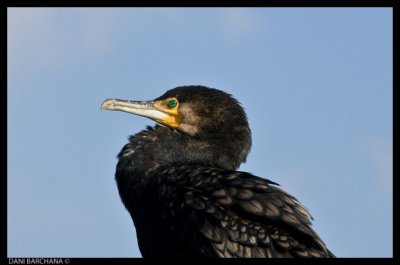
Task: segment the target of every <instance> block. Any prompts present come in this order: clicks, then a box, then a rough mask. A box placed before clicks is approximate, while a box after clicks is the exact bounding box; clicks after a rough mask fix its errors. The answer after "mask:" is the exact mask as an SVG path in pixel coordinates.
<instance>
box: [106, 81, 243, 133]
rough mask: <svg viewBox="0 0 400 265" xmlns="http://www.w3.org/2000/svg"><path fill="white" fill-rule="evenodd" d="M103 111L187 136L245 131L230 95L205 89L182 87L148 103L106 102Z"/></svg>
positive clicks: (114, 100) (240, 110)
mask: <svg viewBox="0 0 400 265" xmlns="http://www.w3.org/2000/svg"><path fill="white" fill-rule="evenodd" d="M102 109H105V110H117V111H124V112H128V113H132V114H136V115H140V116H144V117H147V118H149V119H152V120H154V121H156V122H157V123H159V124H162V125H164V126H167V127H170V128H172V129H176V130H179V131H181V132H183V133H186V134H188V135H190V136H201V135H205V134H207V135H209V134H210V133H211V134H212V133H221V132H224V131H230V132H234V131H235V128H238V129H243V127H245V128H247V130H248V133H249V134H250V129H248V122H247V117H246V114H245V112H244V110H243V108H242V107H241V106H240V104H239V102H238V101H237V100H236V99H234V98H233V97H232V96H231V95H230V94H227V93H225V92H223V91H221V90H217V89H213V88H208V87H205V86H182V87H176V88H174V89H171V90H168V91H167V92H166V93H165V94H163V95H162V96H160V97H158V98H156V99H154V100H150V101H131V100H120V99H107V100H105V101H104V102H103V104H102Z"/></svg>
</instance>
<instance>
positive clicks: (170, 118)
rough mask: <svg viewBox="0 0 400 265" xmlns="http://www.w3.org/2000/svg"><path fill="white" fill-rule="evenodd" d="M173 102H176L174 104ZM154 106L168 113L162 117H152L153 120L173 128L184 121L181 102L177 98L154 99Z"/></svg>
mask: <svg viewBox="0 0 400 265" xmlns="http://www.w3.org/2000/svg"><path fill="white" fill-rule="evenodd" d="M173 102H175V104H172V103H173ZM153 106H154V108H155V109H158V110H160V111H162V112H164V113H165V114H167V115H166V116H164V117H162V118H161V119H152V118H151V119H152V120H154V121H156V122H158V123H160V124H163V125H165V126H168V127H171V128H179V126H180V124H181V123H182V115H181V114H180V113H179V102H178V100H177V99H176V98H167V99H164V100H159V101H154V103H153Z"/></svg>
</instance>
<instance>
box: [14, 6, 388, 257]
mask: <svg viewBox="0 0 400 265" xmlns="http://www.w3.org/2000/svg"><path fill="white" fill-rule="evenodd" d="M392 56H393V47H392V9H391V8H329V9H327V8H212V9H209V8H193V9H192V8H157V9H156V8H122V9H120V8H9V9H8V96H7V102H8V114H7V115H8V122H7V125H8V126H7V130H8V148H7V150H8V151H7V154H8V160H7V166H8V172H7V173H8V174H7V178H8V187H7V188H8V213H7V218H8V256H13V257H20V256H29V257H43V256H45V257H140V252H139V250H138V247H137V242H136V235H135V229H134V226H133V224H132V221H131V219H130V216H129V214H128V212H127V211H126V210H125V209H124V207H123V205H122V203H121V201H120V199H119V195H118V191H117V188H116V185H115V182H114V170H115V165H116V162H117V160H116V155H117V153H118V152H119V150H120V149H121V148H122V146H123V145H124V144H125V143H126V142H127V137H128V136H129V135H131V134H134V133H136V132H139V131H140V130H142V129H143V128H145V126H146V125H153V124H154V123H153V122H152V121H150V120H147V119H145V118H142V117H136V116H133V115H129V114H126V113H118V112H107V111H101V110H100V105H101V103H102V101H103V100H104V99H106V98H122V99H132V100H134V99H137V100H148V99H153V98H156V97H158V96H160V95H161V94H163V93H164V92H165V91H166V90H168V89H170V88H173V87H176V86H180V85H190V84H194V85H206V86H210V87H215V88H218V89H221V90H224V91H227V92H229V93H231V94H232V95H234V97H235V98H237V99H238V100H239V101H240V102H241V103H242V105H243V106H244V108H245V110H246V112H247V115H248V118H249V122H250V126H251V129H252V132H253V147H252V150H251V153H250V155H249V157H248V160H247V162H246V163H245V164H243V165H242V166H241V167H240V170H242V171H248V172H251V173H253V174H255V175H258V176H261V177H264V178H268V179H270V180H272V181H275V182H278V183H279V184H281V186H282V188H283V189H285V190H286V191H288V192H290V193H292V194H293V195H295V196H296V197H297V198H298V199H299V200H300V201H301V202H302V203H303V204H304V205H306V207H307V208H308V209H309V210H310V211H311V214H312V215H313V217H314V219H315V221H314V223H313V227H314V229H315V230H316V231H317V232H318V233H319V235H320V236H321V238H322V239H323V240H324V241H325V243H326V244H327V246H328V247H329V248H330V249H331V250H332V252H334V253H335V254H336V255H337V256H339V257H391V256H392V251H393V248H392V234H393V230H392V227H393V223H392V216H393V215H392V206H393V205H392V196H393V193H392V178H393V169H392V168H393V159H392V155H393V148H392V144H393V134H392V129H393V124H392V119H393V115H392V107H393V105H392V98H393V94H392V76H393V71H392V66H393V65H392Z"/></svg>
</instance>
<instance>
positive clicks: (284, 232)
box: [101, 85, 335, 258]
mask: <svg viewBox="0 0 400 265" xmlns="http://www.w3.org/2000/svg"><path fill="white" fill-rule="evenodd" d="M101 107H102V109H104V110H111V111H122V112H126V113H130V114H135V115H139V116H143V117H146V118H149V119H151V120H153V121H155V122H156V124H155V125H154V126H147V127H146V128H145V129H144V130H142V131H140V132H138V133H136V134H134V135H131V136H130V137H129V141H128V143H127V144H126V145H124V146H123V148H122V150H121V151H120V152H119V154H118V155H117V158H118V163H117V165H116V172H115V180H116V184H117V188H118V192H119V196H120V198H121V201H122V203H123V205H124V206H125V208H126V209H127V211H128V212H129V214H130V216H131V218H132V220H133V223H134V226H135V228H136V236H137V241H138V246H139V250H140V252H141V254H142V257H143V258H147V257H150V258H151V257H178V258H179V257H183V258H184V257H191V258H193V257H198V258H291V257H293V258H306V257H311V258H312V257H322V258H334V257H335V255H334V254H333V253H332V252H331V251H330V250H329V249H328V248H327V247H326V245H325V243H324V242H323V241H322V239H321V238H320V237H319V236H318V234H317V233H316V232H315V231H314V230H313V229H312V227H311V225H312V224H311V221H312V220H313V217H312V216H311V214H310V213H309V211H308V210H307V209H306V208H305V206H303V205H302V204H301V203H300V202H299V200H297V199H296V198H295V197H294V196H293V195H291V194H290V193H288V192H286V191H284V190H283V189H281V188H280V185H279V184H277V183H275V182H273V181H271V180H268V179H266V178H262V177H259V176H256V175H253V174H252V173H248V172H243V171H238V168H239V166H240V165H241V164H242V163H244V162H245V161H246V158H247V155H248V154H249V152H250V148H251V145H252V139H251V130H250V127H249V123H248V119H247V116H246V113H245V110H244V108H243V107H242V105H241V103H239V101H237V100H236V99H235V98H234V97H233V96H232V95H231V94H228V93H227V92H224V91H222V90H218V89H216V88H210V87H207V86H202V85H187V86H178V87H175V88H173V89H170V90H168V91H167V92H165V93H164V94H163V95H162V96H160V97H158V98H156V99H154V100H150V101H132V100H121V99H107V100H105V101H104V102H103V103H102V106H101Z"/></svg>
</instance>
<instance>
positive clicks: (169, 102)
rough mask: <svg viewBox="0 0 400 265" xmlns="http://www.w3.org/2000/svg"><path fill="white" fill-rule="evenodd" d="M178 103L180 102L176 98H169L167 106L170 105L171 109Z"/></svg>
mask: <svg viewBox="0 0 400 265" xmlns="http://www.w3.org/2000/svg"><path fill="white" fill-rule="evenodd" d="M176 105H178V102H176V100H175V99H171V100H169V101H168V102H167V106H168V108H170V109H173V108H175V107H176Z"/></svg>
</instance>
